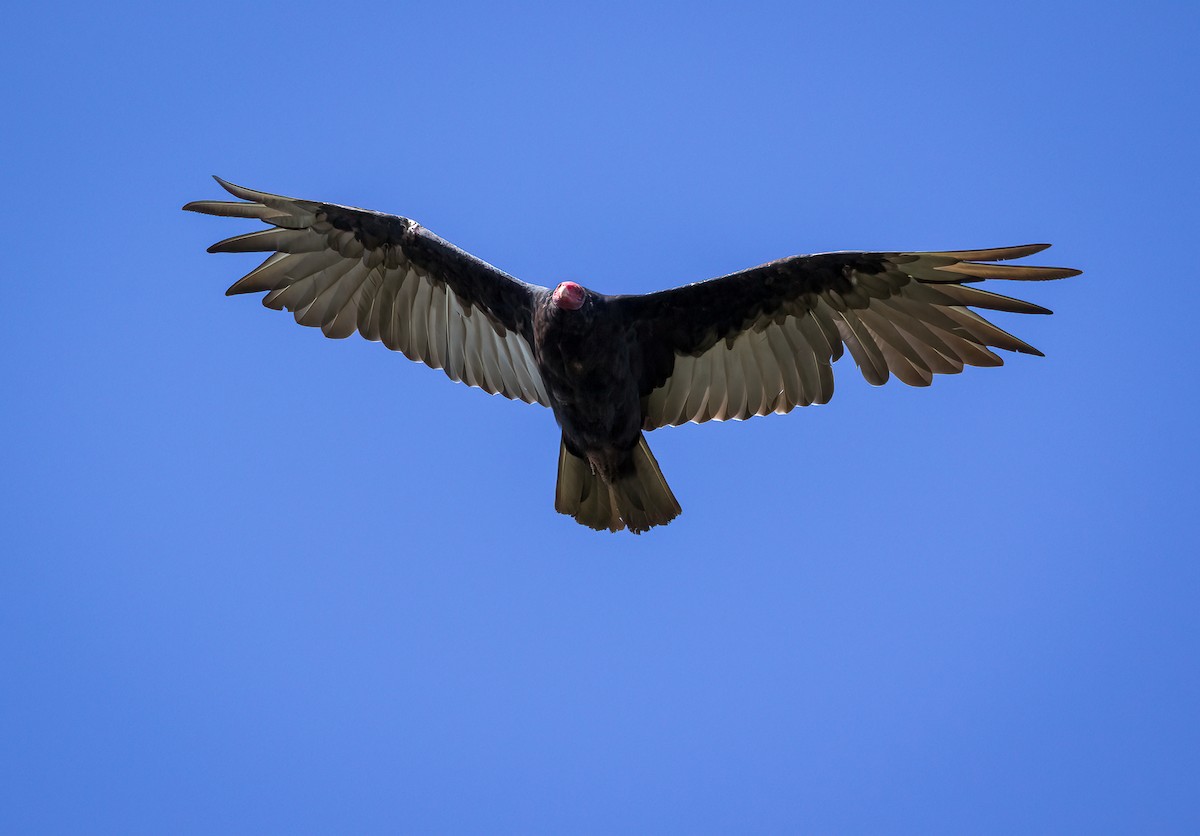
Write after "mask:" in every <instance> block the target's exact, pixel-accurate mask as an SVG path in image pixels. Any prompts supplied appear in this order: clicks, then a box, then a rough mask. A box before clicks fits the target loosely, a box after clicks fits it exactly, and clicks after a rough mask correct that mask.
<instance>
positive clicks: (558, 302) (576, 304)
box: [551, 282, 587, 311]
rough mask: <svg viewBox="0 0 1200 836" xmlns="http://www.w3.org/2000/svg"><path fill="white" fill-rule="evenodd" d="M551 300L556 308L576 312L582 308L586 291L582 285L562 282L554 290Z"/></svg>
mask: <svg viewBox="0 0 1200 836" xmlns="http://www.w3.org/2000/svg"><path fill="white" fill-rule="evenodd" d="M551 298H552V299H553V300H554V304H555V306H556V307H558V308H561V309H562V310H564V311H577V310H579V309H580V308H582V307H583V301H584V299H586V298H587V291H586V290H584V289H583V285H580V284H576V283H575V282H563V283H562V284H560V285H559V286H558V287H556V288H554V295H553V296H552V297H551Z"/></svg>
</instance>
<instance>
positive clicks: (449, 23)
mask: <svg viewBox="0 0 1200 836" xmlns="http://www.w3.org/2000/svg"><path fill="white" fill-rule="evenodd" d="M1198 24H1200V12H1198V11H1197V8H1196V6H1195V5H1194V4H1187V3H1174V4H1172V3H1142V4H1136V5H1128V4H1103V3H1101V4H1095V3H1089V4H1085V3H1050V4H1023V3H1012V4H1004V5H1002V6H988V7H985V6H981V5H979V4H962V5H958V4H937V3H930V4H893V5H890V6H888V7H886V8H883V7H881V6H876V5H875V4H853V3H842V4H836V5H835V4H827V5H815V4H811V5H806V4H779V5H777V6H771V5H752V6H747V7H733V6H729V7H721V8H720V9H716V8H713V9H704V8H693V7H690V6H687V5H669V4H668V5H656V6H653V7H641V6H633V5H621V4H597V5H583V4H581V5H576V6H572V7H571V8H570V9H567V8H544V7H538V6H521V5H505V4H487V5H483V4H480V5H473V4H447V3H438V4H404V3H397V4H367V5H363V6H356V7H353V8H352V7H346V8H344V9H339V8H335V7H331V6H329V5H327V4H306V3H291V4H267V3H264V4H255V5H253V6H248V5H243V4H232V3H215V2H214V3H206V4H204V5H203V6H202V7H201V6H195V7H192V8H191V9H187V8H185V7H183V6H179V7H164V8H162V9H154V10H151V9H147V8H144V7H141V6H136V5H133V4H120V3H117V4H115V5H114V4H110V5H107V6H102V5H90V6H76V5H72V4H59V5H53V4H49V5H41V6H39V7H38V8H37V10H36V11H35V10H33V7H32V6H30V5H29V4H26V6H25V7H23V8H17V9H14V10H10V12H8V13H7V15H6V28H7V29H8V33H9V34H8V38H7V42H6V47H5V50H4V51H3V53H2V54H0V68H2V69H3V71H4V73H5V75H6V78H8V83H7V84H6V85H5V86H4V90H3V92H2V93H0V98H2V103H3V110H4V113H5V114H6V117H7V118H6V120H5V121H6V123H7V127H6V129H5V130H4V132H3V134H2V135H0V146H3V148H4V157H5V159H6V161H7V165H6V166H5V172H4V180H5V183H6V186H7V200H6V201H5V202H4V206H3V208H0V213H2V214H3V218H4V221H5V228H6V229H7V231H8V236H9V246H8V254H7V255H6V257H5V261H4V264H5V267H4V272H3V275H4V286H5V291H6V295H7V298H8V299H9V304H10V316H9V317H8V319H7V323H6V327H5V328H4V329H3V331H0V342H2V344H3V358H4V359H3V361H2V362H0V375H2V376H3V384H4V390H5V392H6V394H7V397H6V398H5V404H6V406H5V408H4V409H3V410H2V411H0V429H3V430H4V432H5V435H6V437H7V439H8V444H6V445H5V450H4V452H3V454H0V455H2V459H0V463H2V464H3V468H2V471H0V472H2V473H3V476H2V477H0V491H2V492H3V499H4V508H5V514H4V517H5V525H4V528H5V531H6V533H7V537H6V540H7V546H6V548H5V549H4V552H5V555H6V556H5V557H4V559H3V561H2V562H0V571H2V572H3V575H2V577H0V664H2V665H3V670H4V672H5V675H4V677H3V684H2V685H0V724H2V726H0V731H2V736H3V740H4V741H5V743H4V746H3V747H0V830H3V831H4V832H11V833H18V832H19V833H71V832H75V833H77V832H96V833H100V832H104V833H123V834H129V833H220V832H257V833H308V832H311V833H335V832H337V833H346V832H357V833H400V832H446V833H479V832H493V833H568V832H574V833H591V832H596V833H604V832H609V833H613V832H643V833H649V832H657V833H669V832H680V833H703V832H744V833H781V832H822V833H880V832H895V833H906V832H907V833H930V832H955V833H968V832H971V833H974V832H977V833H1012V832H1017V831H1021V832H1026V831H1034V832H1125V833H1135V832H1139V833H1144V832H1177V833H1185V832H1196V831H1197V830H1198V829H1200V813H1198V812H1197V806H1196V798H1197V797H1198V795H1200V754H1198V753H1200V731H1198V727H1197V719H1196V718H1197V705H1200V674H1198V670H1197V659H1198V651H1200V617H1198V615H1197V600H1198V594H1200V566H1198V565H1197V560H1196V558H1197V555H1198V554H1200V548H1198V546H1200V542H1198V538H1197V534H1196V527H1195V516H1196V512H1197V501H1196V500H1197V490H1196V486H1195V482H1194V474H1195V472H1196V467H1197V464H1198V462H1197V448H1196V443H1195V441H1194V436H1193V432H1194V423H1195V421H1194V414H1195V413H1194V409H1195V401H1196V386H1195V374H1194V369H1193V368H1192V366H1193V361H1194V358H1195V355H1196V351H1197V348H1198V347H1200V340H1198V337H1197V331H1196V328H1195V325H1194V323H1193V322H1192V319H1191V317H1190V315H1189V314H1188V313H1187V311H1188V309H1189V305H1190V301H1191V296H1192V294H1193V292H1194V287H1195V284H1196V277H1195V276H1194V275H1193V274H1194V273H1195V268H1194V266H1193V265H1192V260H1193V259H1192V256H1191V247H1192V245H1193V244H1194V242H1195V240H1196V221H1197V212H1196V209H1195V200H1196V196H1197V193H1198V188H1197V187H1198V186H1200V178H1198V177H1197V167H1196V163H1195V137H1196V134H1197V129H1198V127H1200V125H1198V119H1197V110H1198V101H1200V100H1198V99H1197V96H1196V88H1197V81H1198V78H1197V76H1198V73H1197V64H1196V60H1197V59H1196V53H1195V49H1194V34H1195V32H1196V31H1198ZM210 174H219V175H221V176H222V177H226V178H228V179H230V180H233V181H234V182H239V183H244V184H246V185H248V186H251V187H254V188H260V189H265V190H268V191H276V192H281V193H285V194H293V195H296V196H299V197H308V198H315V199H321V200H328V201H333V202H338V203H346V204H351V205H358V206H364V207H369V208H373V209H378V210H382V211H388V212H395V213H398V214H402V215H406V216H409V217H413V218H415V219H417V220H418V221H419V222H421V223H422V224H424V225H425V226H427V227H429V228H430V229H432V230H434V231H435V232H437V233H438V234H440V235H442V236H443V237H446V238H448V239H450V240H451V241H454V242H455V243H457V244H458V245H460V246H462V247H463V248H465V249H467V250H469V251H471V252H473V253H475V254H476V255H478V256H480V257H481V258H484V259H485V260H487V261H490V262H491V263H493V264H496V265H497V266H499V267H501V268H503V269H505V270H507V271H508V272H511V273H514V274H515V275H518V276H520V277H522V278H524V279H526V280H528V281H533V282H537V283H540V284H547V285H553V284H555V283H557V282H558V281H560V280H564V279H573V280H576V281H580V282H582V283H584V284H586V285H588V286H590V287H593V288H595V289H597V290H601V291H604V292H645V291H650V290H655V289H660V288H663V287H668V286H671V285H675V284H681V283H684V282H688V281H695V280H699V279H702V278H707V277H709V276H715V275H719V274H722V273H726V272H729V271H732V270H736V269H739V268H742V267H747V266H750V265H753V264H758V263H761V262H763V261H767V260H770V259H773V258H777V257H781V256H784V255H789V254H793V253H799V252H817V251H823V250H838V249H880V250H889V249H958V248H966V247H982V246H999V245H1007V244H1017V243H1023V242H1027V241H1043V240H1045V241H1051V242H1053V243H1054V244H1055V247H1054V249H1052V250H1050V251H1049V252H1048V253H1046V254H1045V255H1044V256H1040V257H1039V258H1038V259H1037V260H1038V261H1040V262H1043V263H1049V264H1056V265H1064V266H1073V267H1077V268H1081V269H1083V270H1084V271H1085V275H1083V276H1081V277H1079V278H1077V279H1071V280H1066V281H1062V282H1053V283H1046V284H1039V285H1036V286H1023V287H1021V288H1020V289H1019V290H1021V291H1024V293H1019V294H1018V295H1023V296H1024V297H1025V298H1028V299H1030V300H1032V301H1034V302H1037V303H1039V304H1043V305H1046V306H1047V307H1050V308H1052V309H1054V310H1055V311H1056V313H1055V315H1054V316H1052V317H1040V318H1035V317H1018V316H1015V315H999V316H998V317H997V319H998V321H999V322H1000V324H1001V325H1002V327H1005V328H1008V329H1011V330H1013V331H1014V332H1015V333H1017V334H1018V335H1019V336H1021V337H1023V338H1024V339H1027V340H1029V341H1030V342H1031V343H1033V344H1034V345H1036V346H1037V347H1038V348H1040V349H1042V350H1043V351H1044V352H1046V355H1047V356H1046V357H1045V358H1031V357H1023V356H1013V357H1011V358H1010V359H1009V360H1008V362H1007V364H1006V365H1005V367H1004V368H1001V369H968V370H967V372H966V373H964V374H963V375H959V376H955V377H949V378H943V379H939V380H938V381H936V382H935V384H934V386H933V387H932V388H930V389H926V390H916V389H910V388H907V387H905V386H903V385H901V384H899V383H896V382H893V383H891V384H889V385H888V386H886V387H883V388H878V389H876V388H872V387H870V386H869V385H867V384H866V383H865V382H864V381H863V380H862V379H861V378H860V377H859V376H858V374H857V372H856V371H855V370H854V369H853V367H852V361H851V360H850V358H849V357H847V358H845V359H844V360H843V361H842V362H841V363H840V364H839V366H838V368H837V380H838V393H837V395H836V396H835V398H834V399H833V401H832V402H831V403H830V404H828V405H827V406H823V407H817V408H810V409H805V410H799V411H797V412H795V413H793V414H791V415H788V416H783V417H779V416H774V417H770V418H765V419H757V420H753V421H748V422H745V423H736V424H709V425H705V426H687V427H684V428H680V429H674V430H672V429H667V430H662V431H659V432H656V433H654V434H653V435H652V436H651V437H650V441H651V443H652V445H653V448H654V450H655V452H656V454H657V456H658V459H659V462H660V463H661V465H662V467H663V470H664V472H665V474H666V476H667V478H668V480H669V481H670V483H671V485H672V487H673V488H674V490H675V493H676V495H677V496H678V498H679V500H680V502H681V503H682V505H683V508H684V513H683V516H682V517H680V518H679V519H678V520H676V521H675V522H674V523H672V524H671V525H670V526H669V527H667V528H665V529H662V530H656V531H653V532H651V533H649V534H647V535H645V536H642V537H633V536H629V535H625V534H622V535H608V534H597V533H595V532H592V531H588V530H586V529H584V528H581V527H579V526H577V525H576V524H575V523H573V522H572V521H571V520H569V519H568V518H566V517H563V516H560V515H557V514H555V513H554V510H553V486H554V475H555V462H556V456H557V451H558V432H557V430H556V428H555V426H554V423H553V419H552V417H551V415H550V414H549V412H548V411H546V410H542V409H540V408H535V407H531V406H526V405H524V404H519V403H514V402H509V401H506V400H504V399H502V398H492V397H488V396H487V395H485V394H483V393H481V392H479V391H478V390H474V389H468V388H466V387H463V386H459V385H456V384H453V383H450V382H449V381H447V380H446V379H445V378H444V377H443V376H442V375H441V374H439V373H437V372H431V371H430V370H428V369H426V368H424V367H421V366H417V365H414V364H410V363H409V362H408V361H406V360H405V359H404V358H403V357H401V356H400V355H397V354H391V353H389V352H387V351H386V350H384V349H383V348H381V347H380V346H379V345H376V344H371V343H367V342H365V341H362V340H358V339H357V338H354V339H350V340H345V341H341V342H333V341H328V340H325V339H323V338H322V337H321V336H320V334H319V333H318V332H316V331H314V330H312V329H304V328H299V327H297V326H296V325H295V324H294V323H293V322H292V321H291V320H290V318H289V317H288V316H286V315H283V314H279V313H275V312H273V311H269V310H265V309H264V308H262V307H261V306H260V305H258V304H257V302H256V301H255V299H254V298H250V297H238V298H233V299H227V298H225V297H224V296H223V295H222V294H223V292H224V290H225V288H226V287H227V286H228V285H229V284H230V283H232V281H233V280H234V279H236V278H237V277H238V276H240V275H241V274H242V273H244V272H246V271H247V270H249V269H250V267H251V266H253V265H254V264H255V263H257V262H256V261H255V260H254V259H253V257H251V256H215V255H207V254H205V252H204V248H205V247H206V246H208V244H210V243H212V242H213V241H215V240H217V239H218V238H222V237H225V236H228V235H232V234H235V233H237V232H239V231H244V230H246V229H250V228H253V227H252V224H250V223H249V222H247V223H239V222H236V221H229V220H221V219H213V218H206V217H200V216H195V215H190V214H185V213H182V212H180V211H179V206H181V205H182V204H183V203H185V202H186V201H189V200H194V199H201V198H213V197H218V196H219V190H218V188H217V187H216V185H215V184H214V183H213V182H212V181H211V180H209V179H208V176H209V175H210Z"/></svg>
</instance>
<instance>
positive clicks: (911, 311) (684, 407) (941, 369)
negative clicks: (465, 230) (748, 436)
mask: <svg viewBox="0 0 1200 836" xmlns="http://www.w3.org/2000/svg"><path fill="white" fill-rule="evenodd" d="M1048 246H1049V245H1048V244H1027V245H1024V246H1018V247H1001V248H996V249H988V250H964V251H959V252H912V253H866V252H863V253H822V254H819V255H809V256H793V257H791V258H784V259H780V260H779V261H773V262H770V263H769V264H763V265H761V266H759V267H752V268H750V269H748V270H743V271H741V272H738V273H733V274H730V275H728V276H722V277H721V278H717V279H711V280H709V281H705V282H698V283H696V284H691V285H687V286H684V287H679V288H675V289H673V290H666V291H662V292H660V293H651V294H647V295H645V296H621V297H616V298H615V300H614V301H615V303H616V304H617V305H618V306H619V307H620V308H621V310H622V314H623V316H624V318H625V319H626V321H627V322H629V323H630V327H631V328H632V329H633V332H634V340H635V342H636V344H637V346H638V349H639V350H640V354H641V366H640V369H641V378H640V380H639V386H640V390H641V394H642V398H643V402H644V405H645V412H646V419H645V428H646V429H653V428H655V427H661V426H665V425H670V424H683V423H687V422H689V421H694V422H702V421H709V420H716V421H724V420H728V419H738V420H740V419H744V418H750V417H752V416H754V415H766V414H768V413H771V412H789V411H791V410H792V409H793V408H794V407H796V406H807V405H809V404H813V403H825V402H827V401H828V400H829V399H830V397H832V396H833V370H832V363H833V361H834V360H837V359H838V358H839V357H841V356H842V351H843V345H844V346H846V347H848V348H849V349H850V353H851V355H852V356H853V357H854V360H855V362H856V363H857V364H858V367H859V369H860V371H861V372H862V374H863V376H864V377H865V378H866V379H867V380H868V381H869V382H871V383H873V384H875V385H880V384H883V383H885V382H886V381H887V380H888V377H889V376H890V375H893V374H894V375H895V376H896V377H898V378H900V380H902V381H903V382H905V383H907V384H909V385H912V386H928V385H929V384H930V382H932V380H933V376H934V374H954V373H957V372H961V371H962V369H963V366H964V364H966V365H972V366H999V365H1001V364H1002V363H1003V361H1002V360H1001V359H1000V357H999V356H997V355H996V354H995V353H993V352H992V351H991V350H990V349H991V348H993V347H994V348H1002V349H1006V350H1008V351H1017V352H1021V353H1024V354H1040V353H1041V352H1039V351H1038V350H1037V349H1035V348H1033V347H1032V346H1031V345H1029V344H1028V343H1026V342H1024V341H1022V340H1019V339H1017V338H1016V337H1014V336H1012V335H1011V334H1009V333H1007V332H1005V331H1002V330H1001V329H1000V328H997V327H996V326H995V325H993V324H992V323H990V322H988V321H987V320H986V319H984V318H983V317H982V316H980V315H979V314H977V313H975V312H974V311H972V310H970V308H972V307H974V308H983V309H985V310H997V311H1011V312H1015V313H1043V314H1044V313H1050V312H1049V311H1048V310H1046V309H1045V308H1043V307H1041V306H1039V305H1034V304H1031V303H1029V302H1024V301H1022V300H1020V299H1012V298H1010V297H1008V296H1001V295H999V294H997V293H992V292H990V291H988V290H983V289H981V288H978V287H974V286H971V285H972V283H975V282H981V281H984V280H992V279H1016V280H1024V281H1028V280H1043V279H1061V278H1065V277H1067V276H1074V275H1077V274H1078V273H1079V271H1078V270H1072V269H1069V268H1062V267H1028V266H1010V265H1001V264H988V263H986V262H991V261H1005V260H1008V259H1014V258H1021V257H1023V256H1027V255H1032V254H1033V253H1036V252H1040V251H1041V250H1044V249H1046V247H1048Z"/></svg>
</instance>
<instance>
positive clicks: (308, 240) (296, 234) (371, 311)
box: [183, 177, 549, 406]
mask: <svg viewBox="0 0 1200 836" xmlns="http://www.w3.org/2000/svg"><path fill="white" fill-rule="evenodd" d="M216 179H217V182H218V183H220V184H221V185H222V186H223V187H224V188H225V189H226V190H227V191H229V192H230V193H231V194H232V195H233V196H234V197H238V198H241V200H242V201H245V202H241V201H221V200H199V201H195V202H193V203H189V204H187V205H186V206H184V207H183V208H184V209H187V210H190V211H192V212H202V213H204V214H207V215H221V216H224V217H231V218H256V219H258V220H260V221H263V222H264V223H266V224H269V225H270V229H264V230H259V231H258V232H250V233H247V234H245V235H238V236H235V237H233V238H227V239H225V240H224V241H220V242H218V243H216V244H213V245H212V246H211V247H209V252H214V253H243V252H266V253H272V255H270V256H269V257H268V258H267V260H266V261H264V262H263V263H262V264H261V265H260V266H258V267H257V268H255V269H254V270H252V271H251V272H250V273H248V274H247V275H246V276H244V277H243V278H242V279H240V280H239V281H238V282H236V283H235V284H234V285H233V286H232V287H230V288H229V290H228V291H227V293H228V294H230V295H233V294H237V293H256V292H262V291H266V294H267V295H266V296H265V297H264V298H263V304H264V305H266V306H267V307H269V308H274V309H276V310H288V311H292V312H293V313H294V314H295V317H296V321H297V322H298V323H300V324H301V325H311V326H317V327H320V328H321V330H322V331H323V332H324V333H325V335H326V336H327V337H333V338H342V337H348V336H350V335H351V334H353V333H354V332H355V331H357V332H358V333H360V334H362V336H364V337H366V338H367V339H368V340H376V341H379V342H382V343H383V344H384V345H385V346H387V347H388V348H390V349H392V350H393V351H400V352H403V353H404V355H405V356H406V357H408V358H409V359H410V360H417V361H420V362H422V363H425V364H426V365H428V366H431V367H433V368H435V369H441V370H443V371H444V372H445V373H446V374H447V376H449V377H450V379H451V380H458V381H462V382H463V383H466V384H467V385H469V386H478V387H479V388H480V389H483V390H485V391H487V392H491V393H492V394H501V395H504V396H505V397H508V398H514V399H519V400H523V401H526V402H528V403H540V404H542V405H543V406H548V405H549V399H548V398H547V396H546V390H545V386H544V384H543V383H542V378H541V375H540V374H539V373H538V370H537V366H536V364H535V363H534V359H533V349H532V343H533V314H532V311H533V304H534V301H535V299H536V298H537V296H538V295H539V294H542V293H545V292H547V291H546V289H545V288H541V287H537V286H535V285H530V284H526V283H525V282H522V281H519V280H517V279H515V278H513V277H512V276H509V275H508V274H506V273H503V272H501V271H500V270H497V269H496V268H495V267H492V266H491V265H490V264H487V263H485V262H483V261H480V260H479V259H477V258H475V257H474V256H472V255H470V254H469V253H466V252H463V251H462V250H460V249H458V248H457V247H455V246H454V245H453V244H451V243H449V242H448V241H444V240H442V239H441V238H439V237H438V236H436V235H434V234H433V233H431V232H429V231H428V230H427V229H425V228H423V227H422V226H420V225H419V224H417V223H416V222H414V221H411V220H409V219H408V218H401V217H397V216H395V215H384V214H381V213H379V212H370V211H367V210H365V209H354V208H352V207H349V206H338V205H337V204H333V203H318V202H315V201H310V200H299V199H296V198H292V197H283V196H282V195H274V194H267V193H266V192H256V191H253V190H251V189H246V188H243V187H241V186H235V185H233V184H232V183H227V182H225V181H224V180H221V179H220V178H219V177H218V178H216Z"/></svg>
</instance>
